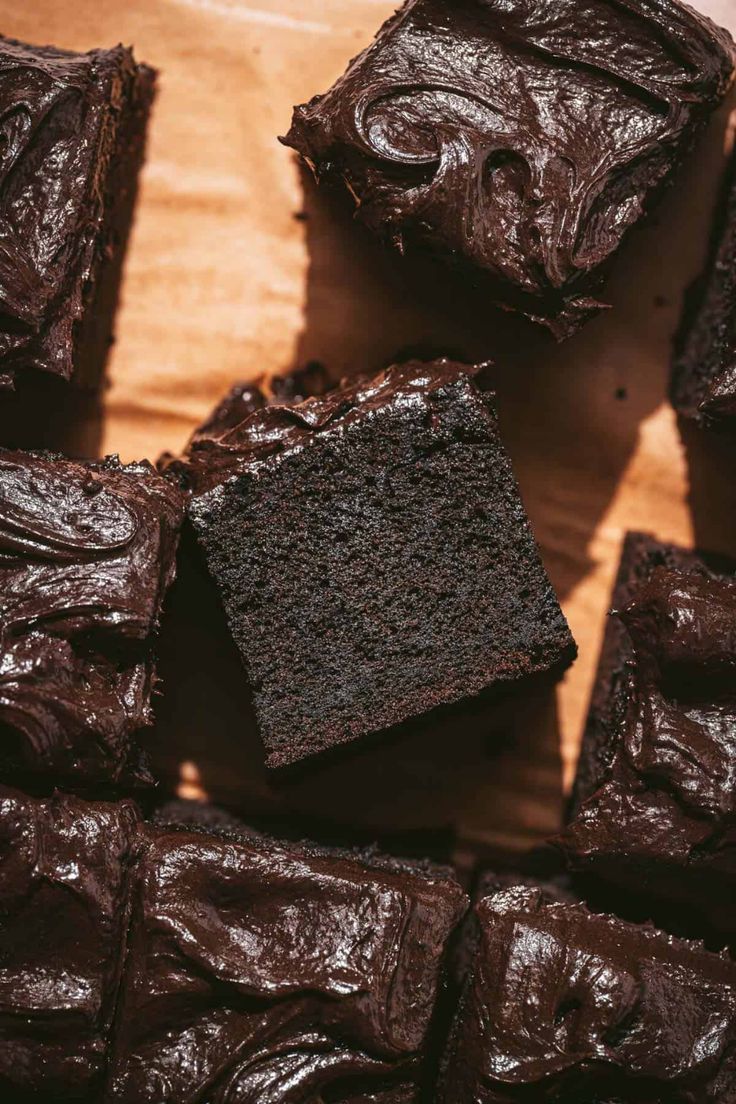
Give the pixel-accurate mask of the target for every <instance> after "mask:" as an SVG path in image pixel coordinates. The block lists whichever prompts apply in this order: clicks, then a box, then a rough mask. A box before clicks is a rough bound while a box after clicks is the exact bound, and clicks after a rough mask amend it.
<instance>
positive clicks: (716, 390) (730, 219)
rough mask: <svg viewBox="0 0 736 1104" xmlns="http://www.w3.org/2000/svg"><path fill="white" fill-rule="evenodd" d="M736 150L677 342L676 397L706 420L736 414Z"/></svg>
mask: <svg viewBox="0 0 736 1104" xmlns="http://www.w3.org/2000/svg"><path fill="white" fill-rule="evenodd" d="M735 257H736V151H734V153H733V154H732V156H731V162H730V165H729V169H728V172H727V173H726V177H725V181H724V186H723V193H722V196H721V199H720V202H719V204H718V208H717V211H716V217H715V220H714V223H713V231H712V235H711V246H710V251H709V257H708V261H707V264H706V267H705V271H704V273H703V275H702V276H701V277H700V279H699V280H698V281H697V282H696V283H695V285H694V286H693V287H692V288H691V289H690V290H689V292H688V295H687V299H686V304H685V310H684V312H683V317H682V323H681V326H680V330H679V333H678V335H677V339H676V342H675V348H676V358H675V365H674V372H673V381H672V400H673V402H674V405H675V407H676V408H677V410H678V411H679V412H680V413H681V414H684V415H685V417H687V418H692V419H694V420H695V421H697V422H699V423H700V424H701V425H703V426H711V425H717V426H720V427H728V426H732V425H733V421H732V419H734V418H736V264H735V263H734V258H735Z"/></svg>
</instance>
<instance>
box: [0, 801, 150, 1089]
mask: <svg viewBox="0 0 736 1104" xmlns="http://www.w3.org/2000/svg"><path fill="white" fill-rule="evenodd" d="M137 823H138V816H137V813H136V810H135V806H134V805H132V804H131V803H130V802H119V803H116V804H108V803H103V802H87V801H83V800H81V799H79V798H73V797H65V796H62V795H56V796H54V797H51V798H49V799H47V800H38V799H34V798H32V797H27V796H26V795H25V794H21V793H20V792H18V791H16V790H10V789H7V788H6V787H4V786H0V1098H1V1099H2V1100H3V1101H8V1102H9V1104H10V1102H12V1104H21V1102H22V1104H25V1102H26V1101H27V1102H28V1104H30V1102H31V1101H33V1102H34V1104H58V1102H59V1101H67V1100H75V1101H78V1100H87V1101H90V1102H92V1101H97V1100H99V1099H100V1095H99V1094H100V1092H101V1090H102V1087H103V1085H102V1082H103V1078H104V1073H105V1066H106V1061H107V1048H108V1043H109V1037H110V1032H111V1027H112V1021H113V1015H114V1011H115V1003H116V996H117V988H118V983H119V978H120V970H121V966H122V957H123V956H122V952H123V942H124V939H125V935H126V930H127V923H128V896H129V895H128V877H129V871H130V865H131V863H132V861H133V860H134V858H135V852H136V847H137V844H136V826H137Z"/></svg>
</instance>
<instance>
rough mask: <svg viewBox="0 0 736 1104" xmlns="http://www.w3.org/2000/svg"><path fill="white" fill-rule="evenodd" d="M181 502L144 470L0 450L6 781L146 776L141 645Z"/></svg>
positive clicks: (0, 682) (0, 716)
mask: <svg viewBox="0 0 736 1104" xmlns="http://www.w3.org/2000/svg"><path fill="white" fill-rule="evenodd" d="M183 508H184V500H183V496H182V494H181V493H180V492H179V491H178V489H177V488H176V487H174V486H172V485H171V484H170V483H169V482H168V481H167V480H165V479H163V478H162V477H161V476H160V475H158V474H157V473H156V472H155V471H154V469H153V468H152V467H151V466H150V465H149V464H147V463H141V464H129V465H126V466H123V465H121V464H120V463H119V462H118V461H117V459H116V458H114V457H111V458H108V459H107V460H105V461H102V462H100V463H78V462H75V461H71V460H65V459H62V458H59V457H53V456H50V455H40V454H31V453H21V452H13V451H9V450H7V449H1V450H0V614H1V616H0V725H1V726H3V727H2V735H1V736H0V771H1V772H2V774H3V776H4V777H5V778H6V779H7V778H9V777H13V778H15V777H18V776H23V777H25V776H28V777H30V778H34V779H35V781H36V782H42V781H44V780H45V782H46V784H50V785H57V784H60V783H62V782H63V783H64V784H65V785H71V786H77V785H83V786H84V785H88V784H92V783H95V782H102V783H110V784H113V783H122V782H123V781H125V780H126V778H127V780H128V781H132V780H133V779H134V778H135V777H136V776H139V777H143V776H144V775H145V772H141V770H140V768H139V764H138V763H137V754H136V753H135V752H134V751H133V749H132V743H131V736H132V734H133V733H134V732H135V731H136V730H137V729H139V728H141V727H142V726H144V725H146V724H149V723H150V719H151V714H150V701H149V699H150V689H151V680H152V677H153V668H152V663H151V659H150V655H149V651H148V646H147V642H148V640H149V637H150V636H151V634H152V633H153V632H154V630H155V629H156V627H157V625H158V619H159V614H160V610H161V605H162V602H163V598H164V595H165V593H166V590H167V588H168V586H169V584H170V583H171V581H172V580H173V577H174V570H175V554H176V546H177V542H178V534H179V528H180V526H181V522H182V516H183Z"/></svg>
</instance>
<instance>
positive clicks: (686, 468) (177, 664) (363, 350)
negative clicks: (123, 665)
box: [0, 0, 736, 851]
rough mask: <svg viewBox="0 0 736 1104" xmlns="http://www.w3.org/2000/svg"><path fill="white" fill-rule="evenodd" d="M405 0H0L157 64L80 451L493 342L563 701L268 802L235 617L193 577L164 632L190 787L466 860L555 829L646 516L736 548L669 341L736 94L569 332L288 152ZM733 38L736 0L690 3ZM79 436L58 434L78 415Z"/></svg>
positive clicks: (150, 436)
mask: <svg viewBox="0 0 736 1104" xmlns="http://www.w3.org/2000/svg"><path fill="white" fill-rule="evenodd" d="M393 6H394V5H393V4H392V2H391V0H321V2H318V0H312V2H311V3H309V4H305V3H303V2H298V0H25V2H24V3H18V2H17V0H0V30H1V31H2V32H3V33H5V34H7V35H13V36H16V37H19V38H23V39H26V40H29V41H33V42H53V43H54V44H56V45H60V46H67V47H71V48H76V49H87V48H90V47H93V46H98V45H104V46H107V45H112V44H114V43H116V42H118V41H121V40H122V41H123V42H125V43H132V44H134V45H135V48H136V52H137V54H138V56H139V58H141V59H145V60H146V61H148V62H149V63H151V64H152V65H154V66H156V67H157V68H158V69H160V71H161V78H160V89H159V97H158V100H157V103H156V107H155V112H154V116H153V120H152V125H151V132H150V143H149V157H148V163H147V167H146V170H145V176H144V181H143V188H142V193H141V198H140V202H139V207H138V214H137V220H136V225H135V229H134V234H133V239H132V244H131V249H130V254H129V259H128V264H127V271H126V279H125V284H124V299H123V304H122V309H121V311H120V315H119V320H118V341H117V344H116V346H115V349H114V352H113V355H112V359H111V364H110V378H111V386H110V388H109V390H108V391H107V393H106V394H105V396H104V400H103V404H102V407H101V409H98V408H96V407H94V406H91V407H89V408H88V409H85V410H84V411H83V412H82V416H81V417H80V416H78V417H77V418H76V419H75V422H74V426H73V429H72V431H71V432H68V431H67V429H66V423H65V421H64V418H65V416H67V415H68V411H62V410H59V411H57V412H56V413H55V414H54V415H53V416H52V417H51V418H50V423H53V425H52V424H50V425H49V426H48V427H47V429H49V431H53V432H54V433H56V434H58V435H59V436H60V439H62V442H63V444H65V446H66V447H67V448H68V449H69V450H70V451H77V452H79V451H81V452H87V453H93V452H95V451H104V452H110V451H116V452H119V453H120V454H121V456H122V457H123V458H125V459H133V458H138V457H141V456H148V457H151V458H155V457H157V456H158V455H159V454H160V453H161V452H162V451H164V450H165V449H169V450H176V449H178V448H179V447H180V446H181V445H182V444H183V443H184V441H185V440H186V438H187V436H188V434H189V432H190V430H191V429H192V427H193V426H194V425H195V424H196V423H197V422H198V421H199V420H200V419H201V418H202V416H203V415H204V414H205V413H206V412H207V411H208V410H209V408H210V407H211V405H212V404H213V402H214V401H215V400H216V399H217V398H218V397H219V396H220V395H221V393H222V392H223V391H224V390H225V388H227V387H228V386H229V385H230V384H231V383H232V382H233V381H235V380H237V379H241V378H246V377H253V376H258V375H260V374H261V373H279V372H284V371H287V370H289V369H290V368H292V367H294V366H298V365H302V364H304V363H305V362H306V361H308V360H311V359H318V360H320V361H322V362H324V363H325V364H326V365H327V367H328V368H329V370H330V371H331V372H332V373H333V374H334V375H335V377H338V376H340V375H341V374H343V373H346V372H352V371H366V370H373V369H377V368H379V367H381V366H382V365H383V364H385V363H386V362H387V361H389V360H390V359H391V357H392V356H393V355H394V354H395V353H396V352H397V351H398V350H400V349H405V348H407V347H409V346H421V347H423V348H426V349H428V350H432V351H434V350H447V351H452V352H455V353H456V354H458V355H461V356H465V357H467V358H483V359H485V358H487V357H489V356H494V357H497V362H498V369H497V389H498V396H499V406H500V410H501V415H502V424H503V428H504V432H505V438H506V441H507V443H508V446H509V448H510V450H511V452H512V455H513V458H514V461H515V465H516V469H517V473H518V475H519V479H520V481H521V484H522V489H523V492H524V497H525V500H526V504H527V507H528V509H529V512H530V514H531V517H532V521H533V523H534V526H535V531H536V534H537V537H538V539H539V542H540V544H541V547H542V552H543V555H544V558H545V561H546V564H547V567H548V569H549V571H550V573H551V575H552V578H553V582H554V583H555V585H556V587H557V589H558V591H559V593H560V596H561V598H562V601H563V604H564V607H565V610H566V612H567V615H568V617H569V619H570V622H571V625H572V629H573V632H574V634H575V637H576V639H577V640H578V643H579V645H580V651H581V654H580V659H579V661H578V663H577V664H576V666H575V667H574V669H573V670H572V671H571V672H570V674H569V675H568V677H567V678H566V680H565V682H564V683H563V684H562V685H561V687H560V688H559V690H558V693H557V695H556V698H555V699H554V700H543V701H538V700H534V699H531V700H527V701H525V702H524V703H523V706H522V708H521V710H520V711H518V710H517V711H514V712H511V713H510V712H509V711H508V710H507V712H506V715H505V716H500V717H499V718H498V720H497V723H496V722H494V728H493V732H492V733H489V732H488V731H487V730H486V727H484V726H473V725H470V726H469V728H468V730H467V731H463V732H462V733H457V732H456V733H450V734H449V735H448V734H447V733H444V734H442V735H440V736H435V737H434V738H433V739H432V740H428V737H427V735H426V733H425V732H422V731H421V730H417V731H415V732H413V733H412V734H410V736H409V737H408V738H407V740H406V741H404V742H403V743H402V745H401V747H400V748H397V747H393V748H388V749H382V750H381V751H378V752H375V753H370V754H368V753H365V754H364V755H362V756H360V757H359V759H358V761H357V762H354V763H353V764H352V766H349V767H346V766H345V765H342V766H336V767H332V768H330V769H326V770H323V771H320V772H317V774H316V775H313V776H312V777H308V778H305V779H303V780H300V781H298V782H296V783H293V784H291V785H290V786H289V787H287V788H286V789H285V790H284V789H283V788H281V789H279V790H274V788H273V786H271V785H270V784H269V783H268V782H267V780H266V779H265V778H264V776H263V772H262V769H261V767H260V754H259V749H258V746H257V741H256V740H255V737H254V734H253V732H252V725H251V723H250V721H249V719H248V716H247V711H248V706H247V700H246V699H245V696H244V694H243V688H242V678H241V676H240V674H239V670H238V667H237V662H236V660H235V658H234V656H233V655H232V651H231V648H230V646H229V644H228V641H227V638H226V636H225V634H224V633H223V632H222V625H221V621H220V614H219V611H218V610H217V607H216V605H215V603H214V602H213V601H212V595H211V594H209V593H208V591H207V587H206V584H205V583H204V582H203V581H202V580H200V579H198V578H196V574H197V573H196V569H195V568H193V567H191V566H188V565H185V567H184V570H183V576H182V578H181V580H180V583H179V585H178V587H177V591H176V593H175V595H174V601H173V605H174V607H175V609H174V611H173V612H172V614H171V616H170V617H169V619H168V622H167V625H166V631H165V633H164V640H163V644H162V647H163V652H164V655H163V663H162V673H163V676H164V679H165V684H164V687H163V696H162V698H161V699H160V701H159V703H158V711H159V724H158V726H157V731H156V733H155V739H154V746H155V748H156V758H157V762H158V764H159V767H160V769H161V770H162V771H164V772H165V773H166V777H167V779H168V780H169V782H170V783H171V785H172V786H173V785H175V784H177V783H178V784H179V785H180V787H181V792H184V793H191V794H193V793H199V792H201V791H202V789H203V788H205V789H206V790H208V791H209V792H211V793H213V794H215V795H216V796H219V797H221V798H224V799H226V800H229V801H231V802H232V803H234V804H238V805H239V806H240V807H242V808H244V809H245V810H246V811H248V812H251V813H254V812H268V811H278V812H279V813H283V814H286V815H288V814H290V813H291V812H293V811H297V812H300V813H305V814H308V815H310V816H312V817H315V818H318V819H325V820H328V821H343V820H348V821H351V822H353V823H356V824H359V825H362V826H364V827H365V829H366V831H367V832H368V833H370V832H372V831H378V830H379V829H382V830H385V831H389V830H394V829H395V830H397V831H399V830H405V829H419V828H421V829H426V828H431V829H433V830H437V831H442V829H444V828H445V827H447V826H455V827H457V828H459V830H460V836H461V847H462V848H463V849H465V850H466V851H467V850H473V849H475V848H476V847H477V846H478V845H479V844H480V845H482V846H484V847H487V848H489V849H491V850H493V849H495V848H496V847H497V846H502V847H503V846H506V845H507V844H510V845H512V846H523V845H525V844H526V843H528V842H531V841H533V840H534V839H536V838H539V837H540V836H541V835H544V834H546V833H547V832H549V831H553V830H554V828H555V826H556V824H557V823H558V820H559V816H560V810H561V806H562V800H563V798H562V793H563V784H566V783H568V782H569V779H570V776H571V771H572V770H573V769H574V760H575V755H576V750H577V745H578V739H579V734H580V730H581V725H582V722H583V718H584V713H585V709H586V705H587V699H588V694H589V689H590V683H591V679H592V675H593V672H594V668H595V664H596V660H597V653H598V647H599V642H600V639H601V633H602V629H603V623H604V615H605V612H606V608H607V603H608V596H609V588H610V583H611V579H612V576H613V573H614V570H615V566H616V562H617V557H618V552H619V546H620V543H621V539H622V535H623V533H624V531H625V529H626V528H630V527H638V528H645V529H648V530H650V531H652V532H654V533H655V534H656V535H658V536H659V537H662V538H666V539H672V540H677V541H681V542H683V543H686V544H689V543H692V542H693V541H695V542H696V543H700V544H701V545H704V546H710V547H712V548H714V549H716V550H721V551H727V552H728V551H730V552H736V515H735V511H734V505H735V498H736V496H735V494H734V467H733V457H732V456H731V454H730V449H729V446H728V445H726V444H725V443H723V442H719V441H717V440H710V439H706V438H698V436H697V435H692V434H689V435H687V438H686V440H685V441H683V440H682V439H681V436H680V433H679V432H678V427H677V424H676V421H675V418H674V415H673V413H672V411H671V409H670V408H669V406H668V405H667V402H666V399H665V388H666V378H667V371H668V360H669V350H670V340H671V335H672V332H673V330H674V327H675V325H676V322H677V318H678V314H679V309H680V303H681V298H682V294H683V291H684V288H685V287H686V285H687V283H688V282H689V280H690V279H691V278H692V277H693V276H694V275H695V273H696V272H697V270H698V267H699V265H700V262H701V259H702V255H703V252H704V249H705V245H706V234H707V224H708V219H709V214H710V210H711V207H712V203H713V197H714V194H715V189H716V186H717V181H718V176H719V173H720V170H721V168H722V165H723V157H724V149H725V146H726V144H727V141H728V139H729V129H728V122H729V111H730V109H731V107H732V106H733V104H734V103H736V100H734V99H733V98H732V100H731V103H730V104H729V105H727V107H726V109H724V110H723V111H721V112H720V114H719V115H718V117H717V118H716V120H715V121H714V124H713V126H712V127H711V129H710V132H709V133H708V135H707V136H706V138H705V139H704V141H703V142H702V144H701V146H700V148H699V150H698V152H697V154H696V155H695V156H694V158H693V159H692V162H691V164H690V166H689V168H688V169H687V171H685V172H684V173H683V174H682V176H681V177H680V179H679V181H678V183H677V186H676V188H675V189H674V190H673V192H672V193H671V194H670V195H669V197H668V198H667V200H666V202H665V205H664V206H663V207H662V209H661V211H660V213H659V215H658V217H657V219H656V222H654V223H652V224H651V225H649V226H648V227H647V228H645V229H644V230H641V231H639V232H638V233H636V234H635V236H634V237H632V238H631V239H630V241H629V244H628V247H627V248H626V249H625V252H624V256H623V257H621V258H620V261H619V263H618V265H617V268H616V271H615V274H614V278H613V281H612V283H611V286H610V289H609V290H610V298H611V302H612V303H613V304H614V308H613V310H612V311H611V312H610V313H609V314H608V315H606V317H603V318H600V319H598V320H596V321H595V322H594V323H592V324H591V325H590V326H589V327H588V328H587V330H585V331H584V332H583V333H582V334H580V335H579V336H578V337H576V338H574V339H573V340H571V341H570V342H568V343H566V344H565V345H563V346H560V347H555V346H554V345H553V344H552V343H551V342H549V341H547V340H546V339H542V338H541V337H540V336H535V335H534V334H530V332H529V331H528V330H525V329H523V328H522V327H519V326H517V325H515V324H514V323H512V322H510V321H509V320H508V319H505V318H503V317H501V316H500V315H499V314H497V313H496V312H494V311H493V310H491V309H490V308H489V307H488V306H487V304H485V303H484V302H482V301H478V300H474V301H468V298H467V296H466V295H465V294H464V293H463V291H462V289H458V288H457V287H456V286H452V285H450V284H447V285H445V284H444V283H443V284H442V286H440V284H439V283H438V282H437V281H435V280H434V278H433V279H432V280H429V281H428V280H427V277H426V276H424V275H423V274H422V273H421V272H416V271H412V270H411V269H408V268H404V267H402V266H401V265H400V264H399V263H397V262H396V261H395V259H393V258H390V257H387V256H386V255H384V254H383V253H382V252H381V250H380V249H378V248H377V247H376V246H375V245H374V244H373V243H372V242H371V241H370V240H368V238H367V237H366V236H364V234H363V232H362V231H361V230H360V229H359V228H358V227H356V226H355V225H354V224H352V223H351V220H350V218H349V215H348V214H346V213H345V212H335V211H333V210H332V209H331V207H328V205H327V203H326V201H325V199H324V198H323V197H319V196H317V195H316V193H315V190H314V188H313V187H312V186H311V185H310V183H309V182H308V181H306V180H305V179H304V178H303V176H302V174H301V173H300V171H299V169H298V167H297V165H296V163H295V161H294V159H293V156H292V155H291V154H290V152H289V151H287V150H286V149H284V148H282V147H281V146H280V145H279V144H278V143H277V141H276V135H277V134H279V133H283V132H284V131H285V130H286V129H287V127H288V122H289V117H290V111H291V106H292V104H294V103H298V102H301V101H303V100H304V99H306V98H308V97H309V96H310V95H312V94H313V93H314V92H316V91H321V90H324V89H326V88H327V87H328V85H329V84H330V83H331V81H332V80H333V79H334V78H335V77H336V76H337V75H338V74H339V73H340V72H341V71H342V70H343V68H344V67H345V64H346V62H347V61H348V59H349V58H350V57H352V56H353V55H354V54H355V53H357V52H358V51H359V50H360V49H361V48H362V47H363V46H364V45H365V44H367V42H368V40H369V38H370V36H371V35H372V34H373V33H374V32H375V30H376V29H377V28H378V26H379V24H380V23H381V21H382V20H383V19H384V18H385V17H386V16H387V15H388V14H389V13H390V12H391V11H392V8H393ZM696 6H697V7H699V8H701V9H702V10H703V11H705V12H707V13H708V14H710V15H712V16H713V17H714V18H716V19H718V20H719V21H720V22H722V23H724V24H726V25H730V28H731V30H732V31H734V32H736V2H734V0H698V3H697V5H696ZM57 423H58V424H57Z"/></svg>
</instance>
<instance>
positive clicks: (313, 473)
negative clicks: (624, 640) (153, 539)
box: [180, 361, 574, 767]
mask: <svg viewBox="0 0 736 1104" xmlns="http://www.w3.org/2000/svg"><path fill="white" fill-rule="evenodd" d="M468 371H470V370H469V369H467V368H464V367H463V366H461V365H456V364H452V363H450V362H447V361H436V362H434V363H431V364H420V363H417V362H411V363H407V364H404V365H400V366H395V367H393V368H390V369H388V370H387V371H386V372H384V373H381V374H380V375H379V376H377V377H376V378H375V379H373V380H371V381H365V380H363V381H360V382H358V383H354V384H352V385H345V386H344V387H343V388H342V389H339V390H337V391H334V392H332V393H330V394H328V395H327V396H325V397H322V398H313V399H310V400H307V401H305V402H303V403H301V404H297V405H288V406H283V405H271V406H268V407H264V408H262V409H260V410H256V411H255V412H254V413H253V414H251V415H250V416H249V417H246V418H245V419H244V420H243V421H242V422H241V423H240V424H239V425H236V426H231V424H230V422H229V420H228V419H227V417H225V422H226V424H227V427H228V428H226V429H224V431H223V430H221V429H220V428H219V427H218V426H217V425H216V426H215V429H214V430H212V431H210V432H206V433H200V434H198V435H195V438H194V439H193V441H192V443H191V445H190V448H189V452H188V455H187V457H186V458H185V462H184V466H185V472H186V476H187V479H188V482H189V485H190V487H191V491H192V500H191V506H190V516H191V519H192V522H193V524H194V528H195V530H196V533H197V537H198V540H199V542H200V544H201V546H202V548H203V550H204V553H205V556H206V560H207V564H208V566H209V571H210V574H211V575H212V577H213V579H214V580H215V582H216V583H217V585H218V587H219V589H220V593H221V595H222V600H223V604H224V607H225V612H226V614H227V618H228V621H229V625H230V630H231V632H232V635H233V637H234V639H235V642H236V644H237V645H238V648H239V649H240V653H241V655H242V658H243V660H244V662H245V666H246V669H247V672H248V675H249V677H250V682H251V685H252V687H253V693H254V704H255V710H256V716H257V720H258V724H259V728H260V732H261V735H262V737H263V740H264V743H265V746H266V749H267V762H268V765H269V766H270V767H284V766H288V765H290V764H293V763H295V762H297V761H298V760H301V759H304V758H305V757H308V756H312V755H314V754H316V753H318V752H324V751H327V750H329V749H333V748H335V747H337V746H339V745H342V744H345V743H347V742H349V741H352V740H355V739H356V738H358V737H362V736H364V735H366V734H368V733H373V734H378V733H386V732H388V731H389V730H393V729H395V727H396V726H397V725H398V724H400V723H401V722H404V721H406V720H407V719H408V718H411V717H417V716H420V715H424V714H426V713H427V712H428V711H431V710H434V709H435V707H437V706H441V705H445V704H447V703H453V702H455V703H457V702H459V701H462V700H464V699H468V698H470V697H472V696H474V695H478V694H480V693H481V692H482V691H486V690H488V689H490V688H498V687H500V686H509V685H513V684H516V683H518V682H519V681H520V680H522V679H524V678H525V677H527V676H531V675H533V674H539V673H543V672H549V671H550V670H551V669H553V668H554V669H560V668H561V667H562V666H563V665H565V664H567V663H568V662H569V661H570V659H571V658H572V657H573V655H574V643H573V641H572V638H571V636H570V632H569V629H568V627H567V624H566V622H565V619H564V617H563V615H562V613H561V611H560V607H559V604H558V602H557V598H556V597H555V594H554V592H553V591H552V588H551V586H550V583H549V580H548V579H547V576H546V574H545V572H544V569H543V567H542V564H541V562H540V558H539V553H538V550H537V548H536V545H535V543H534V538H533V536H532V533H531V530H530V528H529V523H528V520H527V518H526V515H525V513H524V509H523V506H522V503H521V499H520V497H519V491H518V487H517V485H516V481H515V479H514V476H513V474H512V471H511V466H510V463H509V459H508V456H507V455H506V452H505V450H504V448H503V445H502V444H501V441H500V439H499V435H498V429H497V424H496V416H495V413H494V410H493V405H492V400H491V397H490V396H489V395H487V394H483V393H481V392H480V391H479V390H478V389H477V388H476V387H475V385H474V383H473V382H472V380H471V379H470V378H469V376H468V374H467V372H468ZM222 416H223V415H222V411H221V415H220V417H222ZM180 468H181V465H180Z"/></svg>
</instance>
